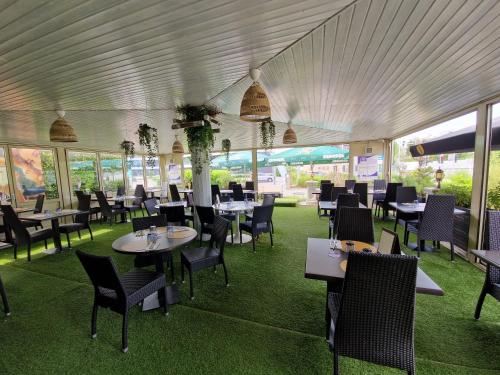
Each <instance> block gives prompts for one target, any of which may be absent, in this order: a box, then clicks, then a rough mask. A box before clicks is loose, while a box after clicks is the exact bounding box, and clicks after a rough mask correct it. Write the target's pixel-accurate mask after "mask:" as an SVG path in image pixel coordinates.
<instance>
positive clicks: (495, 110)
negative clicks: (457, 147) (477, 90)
mask: <svg viewBox="0 0 500 375" xmlns="http://www.w3.org/2000/svg"><path fill="white" fill-rule="evenodd" d="M491 112H492V113H491V124H490V126H491V152H490V164H489V169H488V196H487V201H486V205H487V208H488V209H490V210H500V103H497V104H494V105H493V106H492V107H491Z"/></svg>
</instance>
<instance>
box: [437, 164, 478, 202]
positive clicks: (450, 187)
mask: <svg viewBox="0 0 500 375" xmlns="http://www.w3.org/2000/svg"><path fill="white" fill-rule="evenodd" d="M439 193H440V194H451V195H454V196H455V206H458V207H464V208H470V203H471V197H472V176H471V175H469V174H468V173H467V172H459V173H455V174H453V175H451V176H449V178H445V179H444V181H443V182H442V183H441V190H440V192H439Z"/></svg>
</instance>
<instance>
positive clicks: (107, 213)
mask: <svg viewBox="0 0 500 375" xmlns="http://www.w3.org/2000/svg"><path fill="white" fill-rule="evenodd" d="M95 196H96V198H97V202H99V207H100V208H101V215H102V217H103V219H105V220H107V221H109V225H111V224H113V221H116V217H117V216H118V215H126V214H127V211H126V210H125V208H123V207H120V208H118V207H116V206H111V205H110V204H109V202H108V200H107V199H106V196H105V195H104V193H103V192H102V191H96V192H95Z"/></svg>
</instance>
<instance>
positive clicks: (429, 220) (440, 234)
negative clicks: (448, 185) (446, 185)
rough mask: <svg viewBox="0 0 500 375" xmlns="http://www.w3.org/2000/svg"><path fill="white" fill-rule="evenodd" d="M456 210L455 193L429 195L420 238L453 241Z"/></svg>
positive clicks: (420, 229) (421, 224)
mask: <svg viewBox="0 0 500 375" xmlns="http://www.w3.org/2000/svg"><path fill="white" fill-rule="evenodd" d="M454 210H455V196H454V195H444V194H431V195H429V196H428V197H427V202H426V204H425V210H424V214H423V215H422V220H421V222H420V227H419V231H418V236H419V238H420V239H422V240H426V239H428V240H439V241H448V242H450V241H453V212H454Z"/></svg>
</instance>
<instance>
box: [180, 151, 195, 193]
mask: <svg viewBox="0 0 500 375" xmlns="http://www.w3.org/2000/svg"><path fill="white" fill-rule="evenodd" d="M182 166H183V168H184V185H185V186H187V185H188V184H192V183H193V166H192V165H191V154H187V155H184V156H183V158H182Z"/></svg>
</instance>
